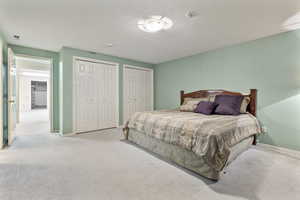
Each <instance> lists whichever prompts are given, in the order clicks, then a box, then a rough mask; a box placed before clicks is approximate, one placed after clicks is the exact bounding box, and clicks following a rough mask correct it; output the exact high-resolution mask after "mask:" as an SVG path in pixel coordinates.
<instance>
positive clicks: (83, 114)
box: [74, 60, 118, 132]
mask: <svg viewBox="0 0 300 200" xmlns="http://www.w3.org/2000/svg"><path fill="white" fill-rule="evenodd" d="M74 81H75V84H74V87H75V89H74V92H75V94H74V96H75V98H76V99H75V106H74V110H75V113H74V114H75V124H74V126H75V131H76V132H86V131H93V130H99V129H105V128H112V127H116V126H117V125H118V124H117V123H118V116H117V105H118V104H117V103H118V99H117V66H115V65H109V64H102V63H96V62H88V61H81V60H77V61H76V65H75V74H74Z"/></svg>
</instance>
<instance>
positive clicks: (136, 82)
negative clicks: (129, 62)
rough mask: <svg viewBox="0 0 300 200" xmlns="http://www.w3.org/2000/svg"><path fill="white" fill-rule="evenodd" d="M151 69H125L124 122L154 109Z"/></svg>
mask: <svg viewBox="0 0 300 200" xmlns="http://www.w3.org/2000/svg"><path fill="white" fill-rule="evenodd" d="M152 90H153V77H152V70H151V69H149V70H148V69H143V68H141V69H139V68H131V67H125V68H124V121H126V120H128V119H129V118H130V116H131V115H132V114H134V113H135V112H140V111H148V110H152V109H153V92H152Z"/></svg>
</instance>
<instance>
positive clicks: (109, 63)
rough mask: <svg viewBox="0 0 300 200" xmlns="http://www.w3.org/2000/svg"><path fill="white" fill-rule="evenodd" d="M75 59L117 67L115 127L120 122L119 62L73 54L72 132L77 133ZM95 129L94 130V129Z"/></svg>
mask: <svg viewBox="0 0 300 200" xmlns="http://www.w3.org/2000/svg"><path fill="white" fill-rule="evenodd" d="M76 60H80V61H86V62H92V63H99V64H107V65H112V66H115V67H116V69H117V74H116V75H117V77H116V87H117V88H116V90H117V92H116V93H117V94H116V98H117V103H116V116H117V120H116V127H118V126H119V124H120V114H119V113H120V112H119V109H120V102H119V101H120V97H119V93H120V87H119V73H120V64H119V63H117V62H110V61H105V60H99V59H93V58H87V57H80V56H73V64H72V66H73V68H72V98H73V101H72V112H73V114H72V118H73V119H72V130H73V131H72V134H77V133H78V132H77V131H76V129H77V128H76V115H77V113H76V103H77V101H76V96H75V93H76V92H75V89H76V84H75V72H76V71H75V67H76ZM95 131H96V130H95Z"/></svg>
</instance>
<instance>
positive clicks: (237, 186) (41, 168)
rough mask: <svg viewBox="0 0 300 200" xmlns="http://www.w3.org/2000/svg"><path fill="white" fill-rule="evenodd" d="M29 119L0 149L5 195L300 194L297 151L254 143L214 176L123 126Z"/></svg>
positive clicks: (155, 199)
mask: <svg viewBox="0 0 300 200" xmlns="http://www.w3.org/2000/svg"><path fill="white" fill-rule="evenodd" d="M28 124H29V122H28V123H24V124H23V125H22V126H21V129H20V127H19V136H18V137H17V139H16V141H15V143H14V145H13V146H11V147H10V148H8V149H5V150H3V151H0V199H1V200H50V199H51V200H94V199H95V200H96V199H97V200H98V199H99V200H106V199H107V200H127V199H128V200H148V199H149V200H150V199H151V200H168V199H170V200H177V199H178V200H189V199H195V200H196V199H197V200H199V199H204V200H210V199H212V200H214V199H220V200H227V199H228V200H229V199H230V200H236V199H253V200H269V199H270V200H274V199H280V200H282V199H284V200H287V199H299V198H300V160H299V158H297V155H296V154H295V155H292V156H289V155H288V154H287V153H285V152H281V151H279V152H276V151H274V150H272V149H270V148H266V147H254V148H251V149H250V150H248V151H247V152H245V153H243V154H242V155H241V156H240V157H239V158H238V159H237V160H236V161H235V162H234V163H232V165H231V166H230V167H229V168H228V169H227V173H226V174H224V175H223V177H222V178H221V180H220V181H219V182H211V181H208V180H207V179H205V178H201V177H199V176H195V175H193V174H191V173H188V172H187V171H185V170H182V169H180V168H179V167H176V166H174V165H171V164H170V163H167V162H165V161H162V160H160V159H158V158H157V157H155V156H153V155H151V154H149V153H147V152H145V151H144V150H142V149H140V148H137V147H136V146H134V145H131V144H127V143H125V142H121V141H120V140H119V139H120V132H121V131H120V129H113V130H106V131H102V132H98V133H89V134H81V135H76V136H72V137H60V136H55V135H50V133H48V131H47V129H48V123H47V122H45V121H43V120H41V121H39V122H36V124H35V125H34V126H33V124H32V123H30V124H31V125H28ZM22 130H23V132H22ZM24 131H25V132H26V134H24Z"/></svg>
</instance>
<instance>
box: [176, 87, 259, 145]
mask: <svg viewBox="0 0 300 200" xmlns="http://www.w3.org/2000/svg"><path fill="white" fill-rule="evenodd" d="M220 94H225V95H226V94H227V95H242V96H245V97H250V103H249V105H248V107H247V111H248V112H249V113H251V114H252V115H254V116H256V98H257V89H250V93H249V94H242V93H240V92H232V91H227V90H199V91H195V92H190V93H184V91H183V90H181V91H180V105H182V103H183V101H184V98H186V97H190V98H201V97H208V96H209V95H220ZM256 138H257V136H256V135H254V138H253V143H252V144H253V145H256Z"/></svg>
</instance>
